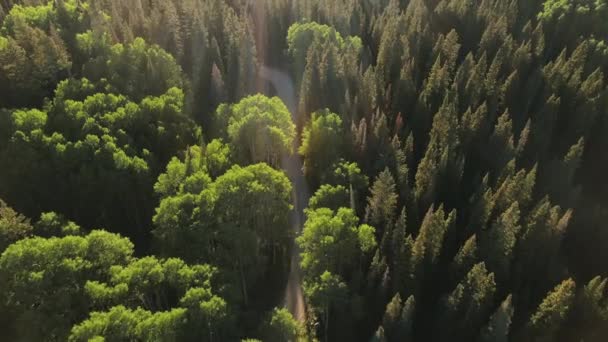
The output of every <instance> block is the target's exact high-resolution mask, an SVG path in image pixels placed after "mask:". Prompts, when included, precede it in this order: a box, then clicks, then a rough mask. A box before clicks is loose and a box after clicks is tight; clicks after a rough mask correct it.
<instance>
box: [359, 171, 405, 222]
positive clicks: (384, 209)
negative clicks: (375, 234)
mask: <svg viewBox="0 0 608 342" xmlns="http://www.w3.org/2000/svg"><path fill="white" fill-rule="evenodd" d="M370 193H371V194H370V196H369V197H368V198H367V209H366V210H365V217H366V221H367V222H369V223H370V224H371V225H373V226H374V227H376V228H378V230H379V232H384V229H386V227H387V225H388V224H389V223H392V221H393V220H394V217H395V214H396V212H395V211H396V208H397V199H398V196H397V193H396V185H395V180H394V179H393V176H392V175H391V172H390V171H389V170H388V168H387V169H385V170H384V171H383V172H381V173H380V174H379V175H378V177H377V178H376V180H375V181H374V184H373V185H372V188H371V190H370Z"/></svg>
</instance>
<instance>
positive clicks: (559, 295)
mask: <svg viewBox="0 0 608 342" xmlns="http://www.w3.org/2000/svg"><path fill="white" fill-rule="evenodd" d="M575 289H576V284H575V283H574V281H573V280H572V279H566V280H564V281H563V282H561V283H560V284H558V285H557V286H556V287H555V288H554V289H553V290H552V291H551V292H549V293H548V294H547V296H546V297H545V299H543V301H542V302H541V303H540V305H539V306H538V308H537V309H536V312H535V313H534V314H533V315H532V316H531V317H530V321H529V322H528V331H529V332H528V334H529V335H528V336H530V337H532V338H534V339H535V340H537V341H551V340H553V339H554V338H555V336H556V333H557V331H558V330H559V327H560V325H561V324H562V322H563V321H564V319H566V316H567V315H568V312H569V310H570V308H571V306H572V303H573V300H574V294H575Z"/></svg>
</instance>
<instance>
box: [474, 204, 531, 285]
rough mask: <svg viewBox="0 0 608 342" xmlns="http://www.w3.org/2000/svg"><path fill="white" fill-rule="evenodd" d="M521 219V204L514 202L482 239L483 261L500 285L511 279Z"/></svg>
mask: <svg viewBox="0 0 608 342" xmlns="http://www.w3.org/2000/svg"><path fill="white" fill-rule="evenodd" d="M519 219H520V210H519V204H518V203H517V202H514V203H513V204H512V205H511V207H509V209H508V210H506V211H505V212H504V213H502V214H501V215H500V217H498V218H497V220H496V221H495V222H494V223H493V224H492V227H491V228H490V229H489V230H488V231H487V232H486V233H485V234H484V235H483V237H482V242H481V251H482V255H483V259H484V260H485V261H486V263H487V265H488V269H490V271H492V272H493V273H495V274H496V278H497V280H498V281H499V282H500V283H502V282H503V281H506V280H507V279H508V278H509V274H510V268H511V261H512V259H513V248H514V247H515V243H516V242H517V236H518V235H519V230H520V229H521V226H520V224H519Z"/></svg>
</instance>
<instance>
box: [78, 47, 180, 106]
mask: <svg viewBox="0 0 608 342" xmlns="http://www.w3.org/2000/svg"><path fill="white" fill-rule="evenodd" d="M89 39H90V38H89ZM93 39H103V37H101V38H93ZM99 44H102V43H101V42H100V43H98V42H95V41H93V43H90V42H88V41H86V40H85V38H84V37H82V38H81V42H80V45H81V48H83V49H86V50H88V52H90V53H95V54H94V55H92V56H90V57H94V59H93V60H92V61H91V62H89V63H87V64H85V65H84V66H83V75H84V76H85V77H86V78H88V79H90V80H92V81H93V82H101V83H102V84H103V83H106V84H107V85H106V90H107V91H108V92H113V93H118V94H124V95H125V96H127V97H129V98H130V99H131V100H133V101H140V100H142V99H143V98H144V97H146V96H160V95H162V94H164V93H165V92H167V90H169V89H171V88H174V87H176V88H183V86H184V82H183V80H182V71H181V68H180V66H179V65H178V64H177V62H176V61H175V59H174V58H173V56H171V55H170V54H169V53H167V52H166V51H165V50H163V49H161V48H160V47H158V46H156V45H148V44H147V43H146V42H145V40H144V39H142V38H136V39H135V40H134V41H133V42H132V43H130V44H128V45H123V44H116V45H113V46H111V47H105V48H103V50H107V56H105V61H104V62H103V63H99V62H98V61H97V58H99V57H101V56H99V55H98V53H99V50H101V49H100V48H93V47H92V46H95V45H99ZM86 52H87V51H83V53H86Z"/></svg>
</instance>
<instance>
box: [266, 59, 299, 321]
mask: <svg viewBox="0 0 608 342" xmlns="http://www.w3.org/2000/svg"><path fill="white" fill-rule="evenodd" d="M259 76H260V78H262V79H264V80H267V81H268V82H270V83H271V84H272V86H273V87H274V88H275V89H276V91H277V95H278V96H279V98H281V100H283V102H284V103H285V105H286V106H287V108H288V109H289V111H290V112H291V117H292V120H293V122H299V121H298V120H297V119H298V118H297V117H296V115H297V111H296V104H297V101H296V95H295V94H296V93H295V90H294V87H293V81H292V80H291V78H290V77H289V76H288V75H287V74H286V73H284V72H281V71H278V70H275V69H272V68H269V67H267V66H262V67H261V68H260V73H259ZM298 142H299V140H298V139H295V141H294V152H295V151H297V149H298V145H299V144H298ZM281 165H282V167H283V169H284V170H285V171H286V172H287V176H288V177H289V179H290V180H291V182H292V184H293V201H294V210H293V211H292V217H291V225H292V229H293V230H294V233H295V234H294V235H296V236H297V235H298V233H299V232H300V231H301V230H302V225H303V223H304V208H306V206H307V205H308V199H309V197H310V194H309V192H308V186H307V184H306V179H305V178H304V173H303V172H302V158H301V157H300V155H298V154H297V153H293V154H292V155H289V156H283V157H282V159H281ZM300 273H301V272H300V249H299V248H298V246H297V245H296V244H295V242H294V246H293V248H292V253H291V269H290V271H289V278H288V280H287V287H286V289H285V307H287V309H288V310H289V312H291V314H292V315H293V316H294V317H295V318H296V319H297V320H298V321H299V322H304V321H305V320H306V307H305V305H304V295H303V293H302V281H301V279H302V278H301V274H300Z"/></svg>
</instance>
